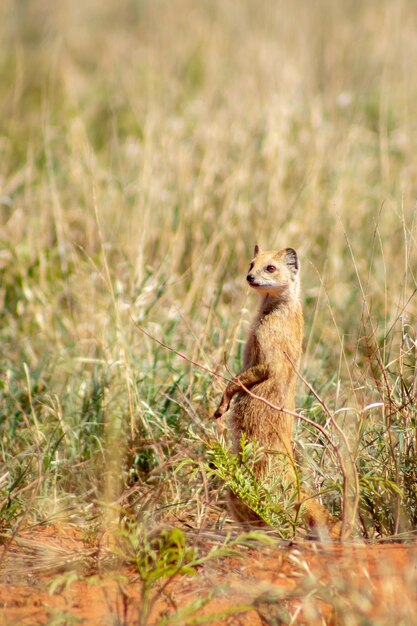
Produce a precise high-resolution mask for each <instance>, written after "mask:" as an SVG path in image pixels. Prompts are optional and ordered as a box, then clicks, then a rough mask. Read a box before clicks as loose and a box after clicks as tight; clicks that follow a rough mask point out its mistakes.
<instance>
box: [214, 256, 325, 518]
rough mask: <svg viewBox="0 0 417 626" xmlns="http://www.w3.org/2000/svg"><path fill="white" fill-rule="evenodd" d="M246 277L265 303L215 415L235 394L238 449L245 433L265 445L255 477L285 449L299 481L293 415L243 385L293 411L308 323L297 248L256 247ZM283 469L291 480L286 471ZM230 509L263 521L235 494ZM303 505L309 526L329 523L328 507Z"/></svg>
mask: <svg viewBox="0 0 417 626" xmlns="http://www.w3.org/2000/svg"><path fill="white" fill-rule="evenodd" d="M246 280H247V282H248V284H249V285H250V286H251V287H252V288H253V289H255V290H256V291H257V292H258V293H259V295H260V297H261V304H260V308H259V312H258V314H257V316H256V317H255V319H254V321H253V324H252V327H251V330H250V332H249V336H248V339H247V342H246V346H245V350H244V357H243V371H242V372H241V373H240V374H239V375H238V376H236V377H235V378H234V379H233V380H232V382H230V383H229V384H228V386H227V387H226V389H225V391H224V393H223V396H222V399H221V402H220V405H219V408H218V409H217V411H216V413H215V414H214V417H216V418H218V417H221V416H222V415H223V414H224V413H225V412H226V411H228V409H229V407H230V404H231V401H232V398H234V401H233V403H232V406H231V412H230V421H231V427H232V435H233V442H234V452H236V453H237V452H239V448H240V440H241V437H242V434H244V433H245V435H246V438H247V440H248V441H250V440H253V439H256V440H257V441H258V442H259V444H260V445H261V446H262V447H263V449H264V456H263V459H261V460H260V461H259V462H258V463H257V464H256V465H255V468H254V471H255V473H256V475H257V477H258V478H262V477H263V474H264V473H265V469H266V466H267V464H268V456H269V457H270V458H269V461H271V454H269V455H268V450H269V451H271V453H272V455H274V454H275V458H277V454H276V453H277V452H278V453H283V454H281V455H280V456H281V458H282V457H283V456H286V458H287V460H288V461H289V462H288V463H287V468H288V467H289V468H290V474H292V478H290V480H291V481H292V482H294V484H295V483H296V474H295V471H294V467H295V466H294V455H293V449H292V427H293V421H294V418H293V416H292V415H291V414H288V413H284V412H280V411H277V410H276V409H274V408H272V407H270V406H268V405H266V404H265V403H263V402H262V401H260V400H257V399H255V398H253V397H252V396H251V395H250V394H248V393H247V392H246V391H245V390H244V389H243V388H242V385H243V386H244V387H246V389H249V390H250V391H251V392H252V393H254V394H256V395H257V396H261V397H262V398H264V399H265V400H267V401H269V402H270V403H272V404H274V405H275V406H278V407H282V408H283V409H287V410H289V411H294V410H295V388H296V382H297V374H296V371H295V368H298V367H299V363H300V358H301V352H302V341H303V327H304V320H303V312H302V308H301V301H300V263H299V259H298V256H297V253H296V251H295V250H294V249H293V248H285V249H284V250H279V251H261V250H260V248H259V246H255V250H254V256H253V259H252V260H251V262H250V265H249V272H248V275H247V276H246ZM278 456H279V455H278ZM270 467H271V464H270V463H269V468H270ZM281 467H282V463H281ZM277 471H279V469H278V470H277ZM284 471H286V476H287V478H288V470H284ZM306 498H307V496H305V494H300V499H301V500H305V499H306ZM229 508H230V509H231V513H232V515H233V516H234V517H235V518H236V519H237V520H238V521H241V522H248V523H253V524H257V525H259V524H260V523H261V520H260V518H259V517H258V516H257V515H256V513H255V512H253V511H252V510H251V509H249V507H247V506H246V505H245V504H244V503H243V502H241V501H240V500H239V499H238V498H237V497H236V496H235V495H234V494H233V493H230V494H229ZM303 508H304V509H305V510H304V519H305V521H306V523H307V525H308V526H309V527H310V529H314V528H318V527H321V526H324V525H327V524H328V523H329V520H330V516H329V514H328V513H327V510H326V509H324V507H322V506H321V505H320V504H319V503H318V502H315V501H314V500H311V499H308V500H307V501H306V502H305V504H304V506H303Z"/></svg>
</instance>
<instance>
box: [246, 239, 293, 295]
mask: <svg viewBox="0 0 417 626" xmlns="http://www.w3.org/2000/svg"><path fill="white" fill-rule="evenodd" d="M299 272H300V263H299V261H298V256H297V253H296V251H295V250H294V249H293V248H284V250H279V251H278V252H277V251H274V250H270V251H262V250H261V249H260V248H259V246H255V250H254V253H253V259H252V261H251V262H250V265H249V272H248V275H247V276H246V280H247V281H248V284H249V285H250V286H251V287H252V288H253V289H256V291H258V292H259V294H260V295H267V294H268V295H271V296H273V297H280V296H281V297H287V296H290V297H291V296H293V297H296V296H298V292H299V289H300V277H299Z"/></svg>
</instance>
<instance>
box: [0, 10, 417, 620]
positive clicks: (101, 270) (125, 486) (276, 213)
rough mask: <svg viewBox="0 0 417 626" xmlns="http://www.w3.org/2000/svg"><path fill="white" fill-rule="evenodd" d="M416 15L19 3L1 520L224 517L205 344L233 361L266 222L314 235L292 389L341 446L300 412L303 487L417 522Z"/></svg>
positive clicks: (6, 271)
mask: <svg viewBox="0 0 417 626" xmlns="http://www.w3.org/2000/svg"><path fill="white" fill-rule="evenodd" d="M416 22H417V11H416V8H415V6H414V3H413V2H412V1H411V0H400V1H399V2H396V3H390V2H388V1H385V0H384V1H382V2H381V1H380V2H377V1H376V0H371V1H370V2H367V3H360V2H358V1H356V0H350V1H349V2H343V3H342V2H331V1H330V0H318V1H317V2H314V3H305V2H303V1H302V0H294V1H293V2H291V3H288V2H284V0H277V1H276V2H273V3H271V2H266V1H262V2H253V1H252V0H242V1H241V2H240V3H238V4H236V3H234V2H232V1H231V0H226V1H220V0H211V1H208V0H199V1H198V2H195V1H194V2H193V1H192V0H176V2H175V3H174V2H167V1H166V0H153V1H150V0H123V1H121V2H115V1H110V2H106V3H105V5H104V4H103V3H101V2H98V0H89V1H88V2H86V3H84V4H83V5H82V6H81V5H79V4H78V3H76V4H74V3H71V2H70V1H69V0H68V1H67V0H65V1H63V2H60V3H59V6H58V5H57V4H56V3H53V2H51V1H50V0H36V1H35V0H28V2H26V3H24V4H19V3H16V2H13V0H7V1H6V2H3V3H1V8H0V33H1V42H2V43H1V49H2V52H3V54H2V55H1V57H0V76H1V80H0V103H1V104H0V342H1V343H0V345H1V354H2V358H1V360H0V442H1V451H0V529H1V531H2V533H3V536H4V538H5V541H7V538H8V537H10V536H13V534H14V533H16V532H18V530H19V529H20V528H23V527H24V526H25V524H28V523H30V524H34V523H41V522H48V521H51V520H56V519H66V520H70V521H73V522H75V523H79V524H84V525H86V526H89V525H91V526H92V527H96V526H97V525H100V524H101V523H102V521H103V519H107V520H108V519H109V517H110V518H111V519H112V520H113V521H114V522H115V523H117V521H118V519H119V517H120V515H122V517H123V515H128V517H129V519H135V520H136V522H137V523H138V524H142V525H143V526H144V528H147V527H148V526H151V527H152V528H154V527H161V528H162V527H163V526H164V525H166V524H171V525H172V524H174V525H179V526H181V520H182V522H183V521H184V520H186V523H187V524H188V525H189V526H191V527H193V528H205V529H210V528H212V529H214V528H222V529H224V532H226V531H227V528H228V523H227V520H226V517H227V513H226V509H225V506H224V498H223V490H222V481H220V480H219V479H218V475H217V478H216V477H213V472H212V467H211V466H210V464H209V459H210V445H211V444H210V442H215V440H216V437H217V435H216V433H215V425H213V422H212V421H211V420H210V416H211V415H212V413H213V411H214V408H215V406H216V403H217V401H218V399H219V397H220V394H221V389H222V383H221V382H219V381H218V380H217V379H216V377H214V376H212V375H211V374H210V373H209V372H208V371H207V369H208V370H212V371H215V372H217V373H221V374H224V375H226V376H227V375H228V374H227V371H226V370H225V369H224V367H223V365H224V354H226V360H227V365H228V368H230V370H231V371H232V372H237V371H238V369H239V367H240V364H241V355H242V347H243V342H244V337H245V334H246V332H247V329H248V325H249V322H250V318H251V315H252V312H253V311H254V309H255V307H256V300H255V297H254V296H252V295H249V294H248V293H247V290H246V287H245V286H244V276H245V272H246V269H247V264H248V260H249V257H250V254H251V251H252V249H253V245H254V244H255V243H259V244H261V245H262V246H263V247H265V248H280V247H284V246H287V245H291V246H294V247H295V248H297V250H298V251H299V254H300V258H301V260H302V281H303V299H304V312H305V319H306V339H305V351H304V357H303V364H302V367H303V377H305V379H306V380H307V381H309V383H310V386H308V385H305V384H303V382H302V381H300V384H299V388H298V398H297V406H298V407H299V412H300V414H301V415H302V416H304V417H306V418H308V419H309V420H311V421H313V422H316V423H317V424H318V425H319V426H321V427H322V428H324V429H325V432H327V433H328V435H329V437H330V438H331V441H332V442H333V443H334V446H336V448H338V449H340V451H341V454H342V456H343V459H344V461H345V466H346V467H345V471H344V472H343V471H341V467H340V463H339V462H338V459H337V455H336V454H335V450H334V447H333V448H332V446H331V445H329V443H328V441H326V439H324V438H323V436H322V434H321V433H320V431H318V430H317V428H314V426H312V425H311V424H309V423H308V422H306V421H303V420H302V419H300V420H298V421H297V423H296V425H295V432H294V437H295V446H296V450H297V453H298V459H299V462H300V466H301V471H302V475H303V478H304V481H305V482H306V488H307V489H308V490H310V491H311V492H312V493H317V492H320V493H322V496H321V497H322V500H323V502H324V503H325V504H326V506H327V507H328V508H329V510H331V511H332V512H333V513H335V514H336V515H340V512H341V510H344V511H345V512H346V511H347V513H345V514H346V515H348V514H351V515H352V516H353V517H354V519H355V524H356V528H357V531H356V532H357V533H358V534H359V536H363V537H367V538H371V539H372V538H388V537H391V536H393V535H398V534H399V533H408V532H410V531H412V530H413V529H415V527H416V522H417V489H416V484H417V480H416V479H417V464H416V461H415V458H416V446H417V430H416V409H415V396H416V375H415V365H416V343H415V342H416V334H415V315H416V299H415V293H416V289H417V282H416V274H415V268H416V261H417V253H416V246H415V237H416V213H415V198H416V195H417V188H416V180H415V175H414V173H415V170H416V167H417V160H416V159H417V157H416V153H415V145H416V139H417V126H416V122H415V116H414V109H413V103H414V102H415V101H416V97H417V78H416V74H415V57H416V54H417V49H416V41H415V28H416ZM140 327H142V328H144V329H145V330H146V331H147V332H148V333H150V334H151V335H152V336H155V337H156V338H157V339H159V340H160V341H162V342H163V343H165V344H167V345H168V346H170V347H172V348H173V349H174V350H175V351H177V352H181V353H184V354H185V355H187V357H188V358H189V359H190V360H188V361H187V360H184V359H182V358H181V357H180V356H179V355H178V354H177V353H176V352H172V351H170V350H167V349H164V348H163V347H162V346H161V345H160V344H158V343H157V342H155V341H153V340H152V339H150V338H149V336H147V335H145V334H143V333H142V332H141V330H140ZM192 361H194V362H198V363H199V364H201V365H203V366H204V367H205V368H207V369H203V368H199V367H197V366H195V365H193V363H192ZM341 433H342V435H343V436H341ZM343 437H345V441H344V440H343ZM204 441H206V442H209V443H208V445H205V444H204ZM213 445H214V446H215V445H217V444H216V443H214V444H213ZM190 458H192V459H193V461H195V462H197V467H198V468H200V469H197V470H196V471H194V472H191V473H190V471H189V466H188V465H187V463H188V461H189V459H190ZM233 462H234V461H233V459H231V463H233ZM355 477H357V480H358V481H359V486H360V493H358V492H357V489H356V491H355ZM344 481H345V487H346V491H345V494H344V498H343V497H342V496H343V484H344ZM358 498H359V499H358ZM352 606H353V605H352ZM353 610H354V609H353V608H352V611H353ZM343 623H352V622H348V621H346V622H343Z"/></svg>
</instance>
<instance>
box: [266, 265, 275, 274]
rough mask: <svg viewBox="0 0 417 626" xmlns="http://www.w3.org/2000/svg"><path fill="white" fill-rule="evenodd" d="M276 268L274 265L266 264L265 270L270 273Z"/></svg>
mask: <svg viewBox="0 0 417 626" xmlns="http://www.w3.org/2000/svg"><path fill="white" fill-rule="evenodd" d="M276 269H277V268H276V267H275V265H267V266H266V271H267V272H269V273H270V274H272V272H275V270H276Z"/></svg>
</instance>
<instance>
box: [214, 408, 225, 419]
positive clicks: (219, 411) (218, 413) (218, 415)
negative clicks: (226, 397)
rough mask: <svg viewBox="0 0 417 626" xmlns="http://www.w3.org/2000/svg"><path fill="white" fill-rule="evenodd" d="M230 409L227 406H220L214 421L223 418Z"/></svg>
mask: <svg viewBox="0 0 417 626" xmlns="http://www.w3.org/2000/svg"><path fill="white" fill-rule="evenodd" d="M227 409H228V407H227V406H223V405H222V404H221V405H220V406H219V408H218V409H217V411H216V412H215V414H214V415H213V417H214V419H216V420H217V419H219V417H221V416H222V415H224V414H225V413H226V411H227Z"/></svg>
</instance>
